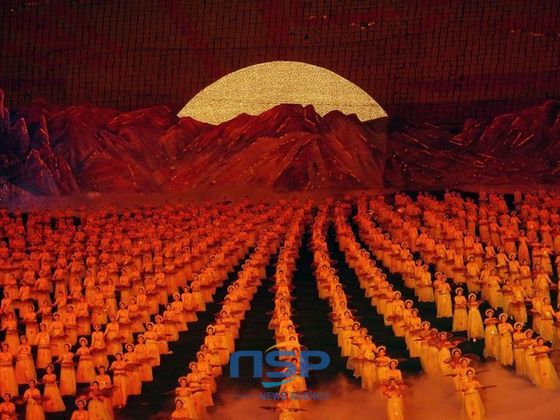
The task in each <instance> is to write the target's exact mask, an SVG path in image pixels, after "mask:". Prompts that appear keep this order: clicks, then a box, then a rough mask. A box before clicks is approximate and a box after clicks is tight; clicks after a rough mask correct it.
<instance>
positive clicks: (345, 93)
mask: <svg viewBox="0 0 560 420" xmlns="http://www.w3.org/2000/svg"><path fill="white" fill-rule="evenodd" d="M279 104H301V105H313V107H314V108H315V110H316V111H317V113H319V114H320V115H325V114H326V113H328V112H330V111H332V110H339V111H341V112H343V113H345V114H356V115H357V116H358V118H359V119H360V120H362V121H367V120H373V119H376V118H381V117H386V116H387V114H386V112H385V111H384V110H383V108H381V106H379V104H378V103H377V102H375V100H374V99H373V98H372V97H371V96H369V95H368V94H367V93H366V92H364V91H363V90H362V89H361V88H359V87H358V86H356V85H355V84H354V83H352V82H350V81H348V80H346V79H345V78H344V77H342V76H339V75H338V74H336V73H334V72H332V71H330V70H327V69H325V68H323V67H318V66H313V65H311V64H306V63H301V62H297V61H270V62H267V63H262V64H255V65H253V66H249V67H245V68H242V69H240V70H237V71H234V72H233V73H230V74H228V75H226V76H224V77H222V78H221V79H219V80H217V81H216V82H214V83H212V84H211V85H209V86H207V87H206V88H204V89H202V90H201V91H200V92H199V93H197V94H196V95H195V96H194V97H193V98H192V99H191V100H190V101H189V103H187V104H186V105H185V106H184V108H183V109H182V110H181V111H180V112H179V113H178V114H177V115H178V116H179V117H191V118H194V119H195V120H198V121H203V122H207V123H211V124H219V123H222V122H224V121H229V120H231V119H232V118H234V117H236V116H237V115H239V114H242V113H246V114H250V115H258V114H260V113H262V112H264V111H266V110H267V109H270V108H271V107H273V106H276V105H279Z"/></svg>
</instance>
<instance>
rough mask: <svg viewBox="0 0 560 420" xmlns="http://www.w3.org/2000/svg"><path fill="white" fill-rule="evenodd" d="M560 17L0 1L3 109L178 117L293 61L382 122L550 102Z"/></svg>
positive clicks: (554, 11)
mask: <svg viewBox="0 0 560 420" xmlns="http://www.w3.org/2000/svg"><path fill="white" fill-rule="evenodd" d="M559 22H560V7H559V6H558V2H557V1H556V0H548V1H547V0H540V1H534V0H531V1H526V0H503V1H497V0H457V1H453V0H446V1H442V0H409V1H397V0H384V1H374V0H370V1H366V0H363V1H360V0H354V1H340V0H339V1H334V0H332V1H305V0H268V1H262V0H200V1H194V0H192V1H181V0H112V1H110V0H1V1H0V34H1V35H0V48H1V58H0V87H4V88H5V90H6V91H7V101H8V104H9V105H10V106H14V105H16V106H17V105H20V104H23V103H26V102H28V101H30V100H31V99H33V98H36V97H44V98H46V99H47V100H49V101H50V102H53V103H61V104H74V103H80V102H85V101H91V102H93V103H95V104H98V105H102V106H110V107H117V108H121V109H131V108H139V107H144V106H149V105H154V104H167V105H169V106H170V107H172V109H176V110H179V109H180V108H181V107H182V106H183V105H184V104H185V103H186V102H187V101H188V100H189V99H190V98H191V97H192V96H193V95H194V94H196V93H197V92H198V91H199V90H200V89H202V88H204V87H205V86H206V85H208V84H209V83H211V82H213V81H214V80H216V79H218V78H219V77H221V76H223V75H225V74H227V73H229V72H231V71H234V70H236V69H239V68H241V67H245V66H248V65H251V64H255V63H259V62H263V61H270V60H298V61H305V62H308V63H312V64H316V65H320V66H323V67H326V68H328V69H331V70H333V71H335V72H337V73H338V74H340V75H342V76H344V77H346V78H348V79H349V80H351V81H353V82H355V83H356V84H358V85H359V86H361V87H362V88H363V89H365V90H366V91H367V92H369V93H370V94H371V95H372V96H373V97H374V98H375V99H376V100H377V101H378V102H379V103H380V104H381V105H382V106H383V107H384V108H385V109H387V111H388V112H389V113H390V114H391V115H400V116H403V117H406V118H411V119H419V120H422V119H427V120H431V121H437V122H453V121H462V120H464V118H466V117H472V116H487V115H492V114H495V113H498V112H507V111H510V110H513V109H518V108H521V107H524V106H528V105H532V104H535V103H538V102H540V101H542V100H543V99H545V98H547V97H557V96H559V95H560V72H559V61H560V23H559ZM318 83H320V81H318Z"/></svg>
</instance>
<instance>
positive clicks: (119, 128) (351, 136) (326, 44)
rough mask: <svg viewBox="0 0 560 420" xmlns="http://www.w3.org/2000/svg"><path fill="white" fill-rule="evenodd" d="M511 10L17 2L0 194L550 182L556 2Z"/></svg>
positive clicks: (4, 40)
mask: <svg viewBox="0 0 560 420" xmlns="http://www.w3.org/2000/svg"><path fill="white" fill-rule="evenodd" d="M366 3H367V2H366ZM374 3H375V4H374ZM498 3H499V2H498ZM498 3H496V2H485V1H473V2H466V3H465V2H463V3H462V4H461V7H458V6H457V3H454V2H443V3H442V2H425V1H421V0H410V1H403V2H395V1H389V0H387V1H379V2H371V4H364V2H363V1H358V0H355V1H352V0H349V1H344V2H316V4H315V3H314V2H301V1H299V0H286V1H278V2H275V1H269V2H258V1H252V0H251V1H248V0H234V1H232V2H230V3H228V4H229V6H228V7H224V4H223V2H220V1H219V0H208V1H205V2H182V1H176V0H161V1H160V2H153V1H148V0H138V1H134V2H131V1H124V2H97V1H90V0H83V1H80V2H59V1H46V0H36V1H29V2H22V1H19V0H6V1H4V2H3V5H2V7H0V24H1V25H2V27H3V28H5V29H6V30H4V31H1V34H0V48H1V49H2V63H1V65H0V88H3V91H2V92H1V93H0V199H2V202H4V203H5V202H9V201H11V200H19V199H22V198H23V199H25V198H26V197H33V196H57V195H70V194H75V193H80V194H82V193H92V192H95V193H97V192H99V193H105V192H143V193H149V192H163V193H168V192H173V193H176V192H180V191H195V190H208V189H217V188H228V187H231V188H234V187H235V188H237V189H239V190H243V189H245V190H247V191H251V189H254V188H260V189H264V190H267V189H270V190H271V191H275V192H283V191H315V190H321V191H346V190H349V189H378V188H388V189H408V190H425V189H437V190H440V189H443V188H462V189H468V190H476V189H478V188H479V187H480V186H500V187H504V186H505V187H508V186H518V185H526V186H529V185H535V184H555V183H557V179H558V174H559V173H560V163H559V162H560V144H559V143H560V118H559V114H560V103H559V102H558V98H559V94H560V71H558V57H559V56H560V25H559V23H558V22H560V8H558V7H557V5H556V4H555V2H536V3H531V2H521V1H520V2H503V4H498ZM41 97H43V98H45V99H40V100H35V99H34V98H41ZM61 104H62V105H61Z"/></svg>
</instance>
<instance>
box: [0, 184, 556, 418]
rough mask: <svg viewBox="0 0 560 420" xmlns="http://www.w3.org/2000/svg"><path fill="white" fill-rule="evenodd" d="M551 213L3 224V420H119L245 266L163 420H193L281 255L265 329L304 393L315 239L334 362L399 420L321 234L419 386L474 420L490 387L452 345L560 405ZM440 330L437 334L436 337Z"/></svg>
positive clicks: (377, 354) (512, 210) (533, 201)
mask: <svg viewBox="0 0 560 420" xmlns="http://www.w3.org/2000/svg"><path fill="white" fill-rule="evenodd" d="M559 210H560V195H559V194H556V193H554V192H546V193H545V192H544V191H542V190H539V191H538V192H535V193H525V194H521V193H520V192H516V193H515V194H514V196H513V200H510V202H508V201H507V200H506V198H505V197H504V196H503V195H499V194H494V193H492V194H487V193H485V192H481V193H480V194H479V195H478V197H475V196H473V195H466V194H460V193H456V192H446V193H445V194H444V195H443V196H441V197H440V198H439V199H438V198H437V197H436V196H435V195H431V194H427V193H420V194H418V195H417V196H415V198H413V197H412V196H411V195H407V194H402V193H398V194H394V195H386V196H384V195H379V196H375V195H365V194H358V195H357V196H354V197H346V198H345V199H342V200H334V199H327V200H325V201H324V202H323V203H320V204H318V205H317V206H314V205H313V204H312V203H311V202H310V201H308V202H306V203H305V204H301V203H299V202H295V201H294V202H290V201H281V202H278V203H274V204H267V203H258V204H254V203H250V202H249V201H247V200H241V201H239V202H238V203H210V202H207V203H192V204H189V205H174V204H166V205H163V206H159V207H149V206H146V207H137V208H134V209H117V208H115V207H108V208H105V209H99V210H94V209H86V207H85V206H81V207H79V208H77V209H66V210H52V211H39V210H30V211H27V212H21V211H19V210H15V211H11V212H8V211H7V210H0V237H1V239H2V241H1V242H0V285H1V286H2V289H1V290H2V299H1V300H0V331H1V333H0V337H2V341H1V345H0V395H2V399H3V402H2V403H0V415H1V416H2V419H11V418H15V415H16V413H17V412H18V411H21V410H19V409H18V408H17V406H18V405H24V406H25V407H24V412H25V418H27V419H30V420H40V419H42V418H45V415H46V414H45V413H57V412H64V411H67V410H72V408H71V407H67V406H68V403H69V401H71V400H70V398H72V400H73V404H75V407H74V408H73V410H74V411H73V414H72V418H73V419H86V418H90V419H91V418H95V419H112V418H114V417H115V413H116V412H118V410H119V409H122V408H123V407H125V406H126V405H127V402H128V399H129V397H130V396H134V395H140V394H141V393H142V387H143V384H145V383H149V382H152V381H153V380H154V369H156V368H157V367H158V366H159V365H160V364H161V363H165V360H166V357H168V355H170V354H171V352H170V349H169V343H172V342H175V341H177V340H179V335H180V333H184V332H185V331H188V328H189V327H188V325H189V323H192V322H196V321H197V320H198V317H197V313H200V312H201V311H205V310H206V305H207V304H208V303H210V302H212V301H213V300H214V298H215V293H216V290H218V288H220V287H222V286H223V285H224V282H225V281H226V280H227V279H228V275H230V274H231V273H232V272H233V271H234V268H235V267H236V266H238V265H240V264H241V263H242V262H243V261H245V262H244V264H243V265H242V266H241V268H240V270H239V271H238V273H237V275H236V279H235V280H234V281H232V282H231V284H229V286H227V294H226V295H225V298H224V301H223V302H221V306H220V309H219V310H218V311H217V313H216V316H215V318H214V320H213V321H212V322H211V323H210V324H209V325H208V326H207V328H206V335H205V337H204V339H203V342H201V343H193V346H198V345H200V349H199V351H198V352H197V353H196V359H195V360H192V361H191V363H190V364H189V366H185V371H186V372H185V375H184V376H180V377H179V378H178V387H177V388H176V390H175V391H174V395H175V397H176V398H175V404H176V407H175V411H174V412H173V414H172V418H174V419H187V418H189V419H200V418H204V417H205V416H206V412H207V409H208V408H209V407H211V406H213V397H212V395H213V393H215V392H216V390H217V385H216V380H217V379H218V378H219V377H220V376H221V374H222V368H223V366H225V365H227V363H228V361H229V356H230V354H231V353H232V352H233V351H234V350H235V340H236V338H238V337H239V329H240V327H241V323H242V321H243V319H244V318H245V314H246V312H247V311H249V310H250V309H251V300H252V299H253V297H254V295H255V293H256V292H257V290H258V288H259V287H261V285H262V283H263V281H264V280H266V277H267V274H266V268H267V266H269V263H270V259H271V257H272V256H274V255H276V254H277V256H278V259H277V263H276V267H275V271H274V276H273V282H274V286H273V288H272V291H273V293H274V310H273V312H272V317H271V320H270V323H269V328H270V329H271V330H272V331H273V334H274V340H275V342H276V347H277V348H278V349H281V350H284V351H289V352H291V353H293V355H292V356H289V357H288V359H287V360H289V361H291V362H292V363H293V364H294V366H296V372H295V374H294V375H293V376H294V377H293V378H290V379H291V380H287V381H283V383H282V385H281V389H280V391H281V392H288V393H293V392H304V391H306V390H307V385H306V380H305V377H303V376H302V375H301V370H302V366H301V365H300V363H301V360H300V352H301V350H302V348H303V347H302V346H303V345H304V343H303V342H301V336H300V335H299V334H298V331H297V325H296V324H295V323H294V320H293V318H294V315H295V314H294V311H293V308H292V305H291V302H292V300H293V298H292V296H291V292H292V290H293V289H294V285H293V276H294V272H295V268H296V266H295V262H296V260H297V258H298V254H299V250H300V248H301V246H302V240H303V239H302V238H303V234H304V231H305V230H306V229H310V230H311V242H310V244H309V246H310V250H311V252H312V253H313V269H314V273H315V278H316V282H317V289H318V293H319V298H321V299H325V300H326V301H328V303H329V305H330V308H331V319H330V320H331V322H332V327H333V329H332V332H333V334H335V335H336V336H337V342H338V345H339V347H340V354H341V356H342V357H344V358H346V359H347V360H346V363H347V368H348V369H349V370H350V371H351V372H352V375H353V376H354V377H355V378H356V380H357V381H359V383H360V384H361V387H362V388H363V389H365V390H368V391H374V390H379V391H381V393H382V394H383V395H385V397H387V416H388V417H389V418H390V419H395V420H398V419H402V418H404V406H405V404H404V400H403V396H404V395H405V394H406V388H407V384H406V383H405V382H404V381H403V376H402V373H401V370H399V367H398V366H399V360H397V359H395V358H391V357H390V356H389V352H390V350H391V349H388V348H386V347H385V346H382V345H378V343H377V344H376V337H375V336H374V335H371V334H370V333H369V332H368V329H367V328H365V327H364V326H363V325H362V324H361V323H360V321H359V316H357V314H356V313H355V312H354V311H353V310H351V309H350V308H349V307H348V296H347V295H346V293H345V291H344V279H340V278H339V277H338V275H337V268H336V266H337V265H336V263H335V262H333V259H332V255H331V254H330V251H329V246H328V244H327V231H328V229H329V228H331V227H332V229H334V232H335V237H336V243H337V246H338V248H339V249H340V251H341V252H342V254H343V255H344V258H345V260H346V263H347V264H348V266H349V267H350V268H351V269H352V270H353V271H354V272H355V274H356V276H357V278H358V280H359V285H360V287H361V289H363V290H362V292H363V294H364V296H365V297H367V298H368V299H369V300H370V302H371V306H372V310H374V311H376V312H377V313H378V314H379V315H381V316H382V317H383V323H384V324H385V325H386V326H387V327H390V328H391V329H392V332H393V334H394V335H395V336H396V337H401V338H402V339H403V340H404V342H405V343H406V347H407V351H408V355H409V357H410V358H418V359H419V360H420V364H421V367H422V369H423V371H424V372H425V373H426V374H427V375H429V376H432V377H435V378H438V379H441V380H442V383H448V384H449V386H450V387H452V389H454V391H456V394H457V396H458V401H459V402H460V404H461V405H462V407H463V408H462V409H463V411H464V413H465V415H466V417H467V418H469V419H473V420H475V419H481V418H483V417H484V413H485V407H484V395H483V394H484V393H483V392H482V391H483V390H484V389H486V388H489V387H491V386H492V384H486V383H485V384H484V385H483V384H482V383H481V382H480V380H479V377H478V375H477V368H479V366H480V363H479V359H480V358H476V357H473V356H472V355H469V354H463V351H462V350H461V347H463V346H462V343H466V342H468V341H470V342H482V343H483V354H482V355H481V356H482V360H483V361H486V360H492V359H493V360H496V361H497V362H498V363H499V364H500V365H502V366H504V367H505V368H510V367H511V369H510V370H511V371H512V372H515V373H516V374H517V375H519V376H521V377H524V378H526V379H527V380H528V381H530V382H532V383H533V384H534V385H535V386H536V387H539V388H542V389H551V390H554V389H559V388H560V380H559V379H558V374H557V371H556V367H555V365H554V363H553V359H551V353H552V352H554V351H556V350H560V310H559V307H558V306H557V305H558V297H557V279H558V272H559V269H560V211H559ZM304 245H306V244H304ZM224 289H225V286H224ZM432 305H433V311H432V310H431V307H432ZM428 319H429V320H428ZM437 319H444V320H445V319H448V320H449V321H450V322H449V324H448V325H449V328H448V329H442V328H441V327H440V328H439V329H436V328H434V327H433V325H432V324H433V321H434V320H437ZM430 320H432V322H430ZM438 325H440V324H438ZM187 369H188V371H187ZM489 392H491V391H489ZM276 410H277V411H278V412H279V416H280V417H281V418H283V419H290V418H297V415H298V411H303V410H304V408H303V407H302V406H301V402H300V401H297V400H294V401H282V402H280V403H279V404H278V405H277V407H276ZM88 416H89V417H88Z"/></svg>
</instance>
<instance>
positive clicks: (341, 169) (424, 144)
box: [0, 95, 560, 198]
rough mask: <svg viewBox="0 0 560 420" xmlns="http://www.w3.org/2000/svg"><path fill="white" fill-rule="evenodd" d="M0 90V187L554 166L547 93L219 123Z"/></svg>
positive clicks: (365, 177)
mask: <svg viewBox="0 0 560 420" xmlns="http://www.w3.org/2000/svg"><path fill="white" fill-rule="evenodd" d="M2 99H3V95H0V174H1V177H2V179H1V182H2V184H1V192H2V195H3V196H4V198H9V197H21V196H25V195H27V194H33V195H60V194H72V193H77V192H119V191H123V192H178V191H181V190H188V189H196V188H212V187H215V186H216V185H219V186H228V185H231V186H235V187H247V188H251V187H257V186H258V187H263V188H271V189H273V190H275V191H299V190H307V191H308V190H317V189H327V190H328V189H332V190H334V191H342V190H346V189H369V188H399V189H409V190H425V189H442V188H464V189H471V190H472V189H477V188H478V187H479V186H493V185H499V186H504V185H520V184H521V185H531V184H539V183H545V184H552V183H556V182H557V180H558V175H559V174H560V103H559V102H557V101H547V102H544V103H543V104H542V105H539V106H536V107H532V108H528V109H525V110H522V111H519V112H515V113H511V114H504V115H499V116H497V117H495V118H493V119H491V120H467V121H466V122H465V124H464V127H463V128H462V129H461V130H460V131H459V132H451V131H448V130H446V129H443V128H441V127H437V126H434V125H412V124H410V123H407V122H404V121H394V122H392V123H391V124H388V121H389V120H388V118H387V117H380V118H377V119H372V120H366V121H362V120H360V119H359V118H358V117H357V115H356V114H349V115H348V114H345V113H343V112H341V111H338V110H331V111H329V112H327V113H326V114H324V115H320V114H319V113H318V112H317V110H316V108H315V107H314V106H313V105H305V106H304V105H301V104H278V105H275V106H273V107H271V108H270V109H267V110H265V111H263V112H261V113H259V114H257V115H249V114H246V113H242V114H239V115H238V116H235V117H234V118H232V119H230V120H228V121H224V122H221V123H218V124H211V123H207V122H204V121H199V120H196V119H194V118H192V117H189V116H184V117H178V116H177V115H175V114H174V113H173V112H171V111H170V110H169V108H167V107H165V106H156V107H151V108H146V109H140V110H136V111H131V112H121V111H117V110H114V109H109V108H100V107H96V106H94V105H91V104H83V105H75V106H69V107H60V106H51V105H49V104H48V103H45V102H34V103H32V104H30V105H29V106H25V107H20V108H17V109H13V110H11V111H9V110H8V109H6V108H5V107H4V105H3V101H2Z"/></svg>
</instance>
